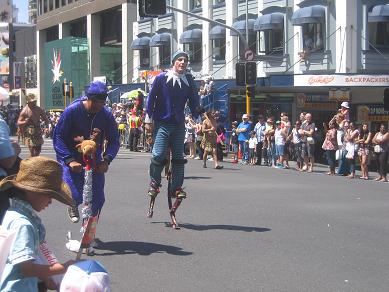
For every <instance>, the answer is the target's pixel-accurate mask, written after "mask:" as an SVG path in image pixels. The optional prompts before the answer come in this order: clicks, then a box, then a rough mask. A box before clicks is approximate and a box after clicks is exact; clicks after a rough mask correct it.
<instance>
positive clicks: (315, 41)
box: [302, 23, 324, 52]
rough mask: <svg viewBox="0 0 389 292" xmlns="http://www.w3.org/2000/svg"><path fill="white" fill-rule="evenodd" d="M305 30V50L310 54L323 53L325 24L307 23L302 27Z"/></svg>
mask: <svg viewBox="0 0 389 292" xmlns="http://www.w3.org/2000/svg"><path fill="white" fill-rule="evenodd" d="M302 29H303V48H304V50H309V51H310V52H316V51H322V50H323V49H324V42H323V39H324V38H323V24H322V23H307V24H304V25H303V26H302Z"/></svg>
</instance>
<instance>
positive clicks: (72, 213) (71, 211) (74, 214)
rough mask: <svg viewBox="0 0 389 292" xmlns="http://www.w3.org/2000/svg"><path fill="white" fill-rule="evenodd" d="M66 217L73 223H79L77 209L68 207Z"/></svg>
mask: <svg viewBox="0 0 389 292" xmlns="http://www.w3.org/2000/svg"><path fill="white" fill-rule="evenodd" d="M68 216H69V219H70V221H72V222H73V223H77V222H78V221H80V213H78V208H77V207H76V206H74V207H68Z"/></svg>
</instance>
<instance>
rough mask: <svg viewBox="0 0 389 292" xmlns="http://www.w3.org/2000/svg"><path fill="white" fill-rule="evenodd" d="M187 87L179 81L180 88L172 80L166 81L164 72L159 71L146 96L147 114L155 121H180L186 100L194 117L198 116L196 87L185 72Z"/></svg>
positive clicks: (183, 119) (182, 118) (183, 115)
mask: <svg viewBox="0 0 389 292" xmlns="http://www.w3.org/2000/svg"><path fill="white" fill-rule="evenodd" d="M186 78H187V80H188V83H189V87H188V86H187V85H186V84H185V83H184V82H181V88H180V86H179V85H178V84H177V83H176V84H175V85H174V86H173V80H170V81H169V82H168V83H166V81H167V76H166V72H162V73H160V74H159V75H158V76H157V77H156V78H155V80H154V83H153V86H152V88H151V91H150V93H149V95H148V97H147V102H146V111H147V114H148V115H149V116H150V117H151V118H153V120H155V121H166V122H173V123H182V122H184V121H185V114H184V109H185V104H186V102H187V101H189V102H188V104H189V108H190V110H191V113H192V115H193V117H194V118H197V117H198V112H197V109H198V107H199V105H200V103H199V96H198V94H197V88H196V86H195V84H194V81H193V77H192V75H190V74H186Z"/></svg>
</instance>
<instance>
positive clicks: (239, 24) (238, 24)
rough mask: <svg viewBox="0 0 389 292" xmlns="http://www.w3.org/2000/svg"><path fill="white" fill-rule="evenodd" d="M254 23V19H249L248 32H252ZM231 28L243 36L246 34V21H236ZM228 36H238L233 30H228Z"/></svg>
mask: <svg viewBox="0 0 389 292" xmlns="http://www.w3.org/2000/svg"><path fill="white" fill-rule="evenodd" d="M254 23H255V20H254V19H249V20H248V30H249V32H250V30H251V31H253V30H254ZM232 27H233V28H235V29H237V30H239V32H240V33H242V34H245V33H246V20H239V21H236V22H234V23H233V24H232ZM230 35H232V36H238V34H237V33H236V32H235V31H233V30H230Z"/></svg>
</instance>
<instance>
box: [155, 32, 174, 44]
mask: <svg viewBox="0 0 389 292" xmlns="http://www.w3.org/2000/svg"><path fill="white" fill-rule="evenodd" d="M170 37H171V34H170V33H168V32H164V33H158V34H155V35H153V36H152V37H151V39H150V47H161V46H166V45H169V44H170Z"/></svg>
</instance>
